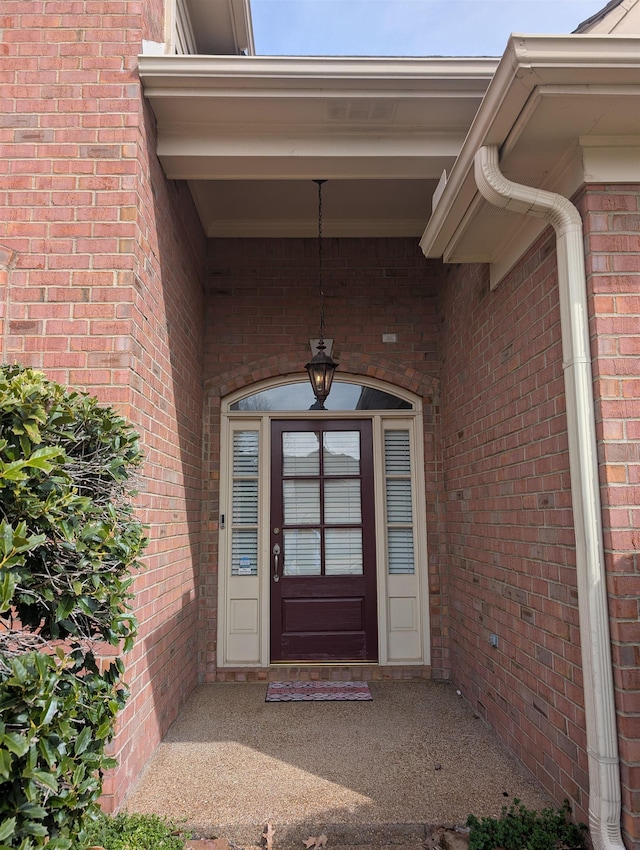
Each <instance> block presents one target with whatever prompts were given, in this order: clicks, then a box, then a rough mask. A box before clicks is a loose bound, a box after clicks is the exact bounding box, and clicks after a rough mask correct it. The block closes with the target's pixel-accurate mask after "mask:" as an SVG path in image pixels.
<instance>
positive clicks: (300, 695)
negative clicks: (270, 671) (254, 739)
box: [265, 682, 373, 702]
mask: <svg viewBox="0 0 640 850" xmlns="http://www.w3.org/2000/svg"><path fill="white" fill-rule="evenodd" d="M372 699H373V697H372V696H371V691H370V690H369V685H368V684H367V683H366V682H270V683H269V687H268V688H267V696H266V697H265V702H316V701H317V702H326V701H332V700H336V701H337V700H340V701H351V700H372Z"/></svg>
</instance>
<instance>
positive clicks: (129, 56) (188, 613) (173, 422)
mask: <svg viewBox="0 0 640 850" xmlns="http://www.w3.org/2000/svg"><path fill="white" fill-rule="evenodd" d="M162 10H163V3H162V0H145V2H144V3H143V2H140V0H138V2H132V0H109V2H106V3H105V2H97V0H96V2H91V1H89V2H83V3H77V2H73V0H58V1H57V2H50V0H48V2H42V0H38V1H36V0H7V2H5V3H4V4H3V8H2V14H3V18H2V26H3V40H2V45H1V50H2V66H1V70H0V83H1V84H2V95H1V96H2V110H1V112H2V115H0V134H1V135H0V142H2V144H3V145H4V146H5V147H4V151H3V154H4V155H3V157H2V159H1V161H0V180H1V184H2V191H1V192H0V204H1V205H2V214H1V215H0V244H1V245H2V246H3V254H2V257H0V260H4V261H5V263H4V265H5V266H8V268H9V271H8V272H6V273H5V278H6V281H5V282H6V283H8V286H7V288H6V289H5V291H4V292H3V297H2V298H1V299H0V303H1V304H2V307H3V311H2V312H3V313H6V323H5V324H4V326H3V327H2V328H0V329H1V330H2V333H3V336H2V348H3V358H4V359H5V360H9V361H18V362H22V363H25V364H29V365H33V366H36V367H39V368H43V369H44V370H45V371H46V372H47V374H48V375H49V376H50V377H52V378H55V379H56V380H59V381H61V382H63V383H68V384H71V385H73V386H76V387H83V388H87V389H89V390H90V391H91V392H93V393H95V394H97V395H98V396H99V397H100V398H101V399H102V400H104V401H107V402H110V403H114V404H115V405H116V406H117V407H118V408H119V409H120V410H121V411H122V412H123V413H125V414H126V415H128V416H129V417H130V418H131V420H132V421H133V423H134V424H135V426H136V427H137V428H138V429H139V431H140V433H141V436H142V443H143V447H144V449H145V452H146V455H147V462H146V466H145V470H144V479H143V480H144V486H143V490H144V492H143V493H142V495H141V497H140V516H141V518H142V519H143V520H144V521H145V522H147V523H149V535H150V538H151V543H150V546H149V550H148V555H147V558H146V569H145V571H144V572H143V573H142V574H141V575H140V576H139V577H138V579H137V580H136V593H137V597H136V609H137V613H138V617H139V619H140V627H141V628H140V638H139V640H138V643H137V646H136V648H135V649H134V651H133V653H132V654H131V656H129V658H128V665H127V666H128V670H127V678H128V680H129V682H130V683H131V686H132V692H133V695H132V699H131V701H130V703H129V705H128V707H127V709H126V710H125V712H124V714H123V716H122V718H121V722H120V733H119V735H118V738H117V740H116V744H115V747H114V749H115V752H116V753H117V754H118V755H119V756H120V757H121V766H120V768H119V770H118V772H117V773H116V774H114V775H113V776H111V777H109V778H108V779H107V782H106V784H105V790H106V792H107V794H112V793H113V794H114V796H113V797H112V798H110V799H108V800H107V801H106V804H107V805H108V806H109V805H114V804H117V803H118V801H119V800H121V799H122V797H123V795H124V794H125V793H126V791H127V789H128V786H129V784H130V782H131V780H132V779H133V778H134V777H135V776H136V774H137V772H138V771H139V769H140V768H141V767H142V765H143V764H144V762H145V761H146V759H147V758H148V757H149V755H150V754H151V752H152V751H153V749H154V747H155V746H156V744H157V743H158V742H159V740H160V738H161V735H162V734H163V733H164V732H165V731H166V729H167V727H168V724H169V723H170V722H171V720H172V719H173V718H174V717H175V715H176V713H177V710H178V707H179V705H180V704H181V703H182V701H183V700H184V698H185V696H186V695H187V694H188V692H189V690H190V689H191V688H192V687H193V685H194V683H195V681H196V662H197V654H196V634H195V630H196V624H197V610H196V608H197V592H196V586H197V581H198V571H199V557H200V552H199V547H200V476H201V469H200V467H201V433H202V412H201V411H202V381H201V374H202V373H201V369H202V351H201V340H202V336H203V332H202V315H203V295H202V273H203V269H204V247H205V242H204V238H203V236H202V232H201V229H200V225H199V222H198V219H197V216H196V214H195V210H194V208H193V204H192V202H191V198H190V196H189V193H188V190H187V189H186V187H185V186H184V185H180V184H168V183H167V182H166V181H165V179H164V177H163V176H162V174H161V171H160V169H159V166H158V163H157V161H156V158H155V155H154V152H153V151H154V148H155V139H154V135H153V121H152V120H151V118H150V114H149V112H148V110H146V109H145V107H144V104H143V100H142V97H141V91H140V85H139V81H138V78H137V73H136V67H137V60H136V56H137V54H138V53H139V52H140V50H141V42H142V39H143V38H148V39H154V40H159V39H161V38H162V32H161V30H162V26H161V24H162V17H163V14H162ZM0 283H2V278H0Z"/></svg>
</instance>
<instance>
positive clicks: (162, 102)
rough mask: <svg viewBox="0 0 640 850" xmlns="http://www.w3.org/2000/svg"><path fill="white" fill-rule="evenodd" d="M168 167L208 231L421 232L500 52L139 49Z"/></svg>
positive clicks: (260, 233) (160, 148) (230, 233)
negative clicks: (290, 53) (362, 55)
mask: <svg viewBox="0 0 640 850" xmlns="http://www.w3.org/2000/svg"><path fill="white" fill-rule="evenodd" d="M139 63H140V64H139V67H140V75H141V78H142V81H143V84H144V89H145V94H146V96H147V97H148V98H149V100H150V102H151V104H152V106H153V109H154V112H155V114H156V118H157V121H158V155H159V157H160V160H161V162H162V165H163V167H164V170H165V173H166V175H167V177H169V178H170V179H183V180H188V181H189V184H190V187H191V191H192V194H193V197H194V200H195V202H196V205H197V207H198V210H199V213H200V217H201V220H202V223H203V227H204V229H205V232H206V233H207V235H209V236H312V235H315V233H316V231H317V221H316V207H315V187H312V186H309V183H310V181H311V180H313V179H316V178H326V179H328V180H330V181H331V185H330V186H327V187H326V189H325V196H324V197H325V219H324V232H325V233H326V235H327V236H390V235H393V236H399V235H408V236H419V235H420V234H421V233H422V231H423V229H424V225H425V222H426V221H427V220H428V218H429V215H430V213H431V199H432V195H433V192H434V189H435V187H436V185H437V181H438V179H439V178H440V175H441V174H442V172H443V170H445V169H446V170H449V169H451V167H452V166H453V163H454V162H455V160H456V157H457V156H458V154H459V152H460V149H461V147H462V144H463V142H464V138H465V136H466V133H467V131H468V128H469V126H470V124H471V122H472V121H473V118H474V116H475V114H476V112H477V110H478V107H479V106H480V103H481V102H482V99H483V97H484V95H485V92H486V89H487V86H488V84H489V81H490V80H491V78H492V76H493V74H494V72H495V69H496V66H497V60H495V59H447V58H444V59H441V58H437V59H436V58H430V59H356V58H349V59H333V58H270V57H256V56H226V57H220V56H215V57H214V56H141V57H140V60H139Z"/></svg>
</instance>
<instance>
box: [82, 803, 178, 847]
mask: <svg viewBox="0 0 640 850" xmlns="http://www.w3.org/2000/svg"><path fill="white" fill-rule="evenodd" d="M188 838H189V835H187V834H185V833H184V832H183V831H182V830H180V829H178V827H176V825H175V824H174V823H173V822H172V821H168V820H165V819H164V818H161V817H158V815H140V814H127V813H126V812H121V813H120V814H118V815H115V816H113V817H112V816H110V815H105V814H102V813H100V815H99V816H98V818H97V819H96V820H95V821H93V822H92V823H90V824H89V825H88V827H87V836H86V839H85V841H84V842H83V843H82V844H78V843H76V844H74V845H73V850H85V848H86V847H87V846H91V845H92V844H93V845H95V846H99V847H104V850H182V848H183V847H184V842H185V841H186V840H187V839H188Z"/></svg>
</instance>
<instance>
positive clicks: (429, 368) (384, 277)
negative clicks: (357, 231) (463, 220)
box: [201, 239, 448, 680]
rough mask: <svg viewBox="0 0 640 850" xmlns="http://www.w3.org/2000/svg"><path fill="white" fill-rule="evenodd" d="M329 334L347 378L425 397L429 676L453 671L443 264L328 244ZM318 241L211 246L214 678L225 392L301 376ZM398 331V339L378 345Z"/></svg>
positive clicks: (209, 555)
mask: <svg viewBox="0 0 640 850" xmlns="http://www.w3.org/2000/svg"><path fill="white" fill-rule="evenodd" d="M323 255H324V268H325V274H324V278H325V286H324V289H325V307H326V327H327V337H331V338H333V339H334V358H335V359H336V360H337V361H339V363H340V370H339V371H340V372H342V373H351V374H369V375H373V376H375V377H377V378H380V379H383V380H387V381H389V382H391V383H393V384H396V385H398V386H403V387H406V388H407V389H409V390H412V391H413V392H415V393H417V394H419V395H422V396H423V399H424V404H425V408H424V413H425V415H424V419H425V434H424V445H425V464H426V480H427V524H428V533H429V537H428V542H429V559H430V593H431V616H432V623H431V625H432V644H433V673H434V675H437V676H440V677H443V676H446V675H448V659H447V652H446V641H445V635H444V634H443V626H442V614H443V610H444V608H445V605H446V599H444V598H443V593H444V590H445V588H444V587H443V582H442V577H441V575H440V573H439V558H438V551H439V545H440V540H439V536H438V531H439V529H438V522H437V505H438V498H437V492H438V486H439V479H438V476H439V474H440V469H439V464H437V462H436V453H435V440H436V428H437V396H436V392H437V377H438V368H439V367H438V355H437V339H438V327H437V321H436V313H435V296H436V292H437V284H438V279H439V276H440V273H441V267H440V264H439V263H434V262H431V261H427V260H425V259H424V257H423V255H422V254H421V252H420V250H419V248H418V246H417V244H416V240H414V239H327V240H325V243H324V250H323ZM319 314H320V306H319V295H318V272H317V241H316V240H315V239H228V240H210V242H209V260H208V275H207V335H206V347H205V374H206V380H207V385H208V402H207V412H206V416H205V469H206V470H207V474H206V481H205V487H206V494H205V512H206V515H207V516H208V517H209V520H208V522H207V526H206V541H207V542H206V559H207V563H208V566H207V569H206V575H205V579H204V581H205V586H204V593H205V599H206V602H205V605H204V607H203V611H202V617H203V630H202V633H203V644H202V647H201V651H202V656H201V670H202V672H203V675H204V676H205V678H206V679H207V680H211V679H213V677H214V676H215V670H216V667H215V648H216V647H215V641H216V620H215V616H216V599H217V516H218V513H219V510H218V501H217V499H218V492H217V488H218V475H219V436H220V435H219V419H220V398H221V396H223V395H225V394H227V393H229V392H231V391H233V390H236V389H239V388H241V387H244V386H248V385H250V384H252V383H254V382H256V381H258V380H262V379H265V378H268V377H271V376H276V375H282V374H291V373H301V372H303V369H304V364H305V363H306V362H307V360H308V359H309V357H310V349H309V339H310V338H313V337H317V336H318V325H319ZM383 333H396V334H397V343H392V344H388V343H383V342H382V334H383Z"/></svg>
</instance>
